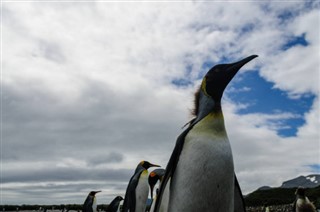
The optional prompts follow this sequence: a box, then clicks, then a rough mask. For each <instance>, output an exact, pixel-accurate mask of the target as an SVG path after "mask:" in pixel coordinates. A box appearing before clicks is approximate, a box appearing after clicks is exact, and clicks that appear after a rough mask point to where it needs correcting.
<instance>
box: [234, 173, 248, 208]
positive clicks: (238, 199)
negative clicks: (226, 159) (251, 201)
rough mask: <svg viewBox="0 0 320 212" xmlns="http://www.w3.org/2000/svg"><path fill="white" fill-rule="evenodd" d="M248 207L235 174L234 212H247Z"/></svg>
mask: <svg viewBox="0 0 320 212" xmlns="http://www.w3.org/2000/svg"><path fill="white" fill-rule="evenodd" d="M245 211H246V205H245V202H244V198H243V196H242V192H241V188H240V185H239V182H238V179H237V176H236V174H234V212H245Z"/></svg>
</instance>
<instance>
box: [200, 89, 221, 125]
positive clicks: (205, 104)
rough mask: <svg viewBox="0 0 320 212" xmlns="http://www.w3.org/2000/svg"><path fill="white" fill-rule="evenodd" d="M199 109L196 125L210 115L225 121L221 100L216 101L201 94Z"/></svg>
mask: <svg viewBox="0 0 320 212" xmlns="http://www.w3.org/2000/svg"><path fill="white" fill-rule="evenodd" d="M197 107H198V108H196V110H197V111H198V114H196V115H197V117H196V118H195V121H194V123H196V122H198V121H200V120H201V119H203V118H204V117H206V116H207V115H209V114H213V115H215V116H216V117H219V118H222V120H223V113H222V109H221V100H220V99H219V100H214V99H213V98H211V97H208V96H207V95H205V94H203V93H202V92H201V93H200V98H199V104H198V105H197Z"/></svg>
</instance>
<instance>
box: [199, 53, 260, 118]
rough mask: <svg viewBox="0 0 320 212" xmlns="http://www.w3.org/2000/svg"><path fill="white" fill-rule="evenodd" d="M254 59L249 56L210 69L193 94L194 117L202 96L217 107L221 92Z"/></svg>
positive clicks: (254, 56) (253, 56)
mask: <svg viewBox="0 0 320 212" xmlns="http://www.w3.org/2000/svg"><path fill="white" fill-rule="evenodd" d="M256 57H258V56H257V55H251V56H249V57H246V58H244V59H242V60H240V61H238V62H234V63H229V64H218V65H215V66H214V67H212V68H211V69H210V70H209V71H208V72H207V74H206V75H205V76H204V78H203V80H202V83H201V86H200V88H199V90H198V91H197V92H196V93H195V110H194V111H193V113H194V115H196V116H197V115H198V112H199V110H201V109H199V104H200V101H201V97H202V96H204V97H205V99H207V100H206V101H212V102H214V104H215V106H219V105H220V102H221V98H222V95H223V92H224V90H225V88H226V87H227V85H228V84H229V82H230V81H231V80H232V78H233V77H234V76H235V75H236V74H237V72H238V71H239V70H240V68H241V67H242V66H244V65H245V64H246V63H248V62H249V61H251V60H253V59H254V58H256ZM208 99H209V100H208ZM205 104H207V103H205Z"/></svg>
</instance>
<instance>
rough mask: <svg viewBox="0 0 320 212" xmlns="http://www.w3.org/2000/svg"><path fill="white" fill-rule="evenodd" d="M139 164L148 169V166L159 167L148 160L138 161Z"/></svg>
mask: <svg viewBox="0 0 320 212" xmlns="http://www.w3.org/2000/svg"><path fill="white" fill-rule="evenodd" d="M139 165H140V166H142V167H143V168H145V169H149V168H150V167H160V166H159V165H155V164H152V163H150V162H148V161H144V160H143V161H141V162H140V163H139Z"/></svg>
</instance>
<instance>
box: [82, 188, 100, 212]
mask: <svg viewBox="0 0 320 212" xmlns="http://www.w3.org/2000/svg"><path fill="white" fill-rule="evenodd" d="M99 192H101V191H91V192H90V193H89V194H88V196H87V198H86V200H85V201H84V203H83V207H82V212H96V211H97V198H96V196H95V195H96V194H97V193H99Z"/></svg>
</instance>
